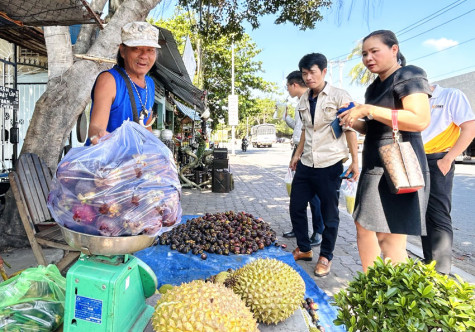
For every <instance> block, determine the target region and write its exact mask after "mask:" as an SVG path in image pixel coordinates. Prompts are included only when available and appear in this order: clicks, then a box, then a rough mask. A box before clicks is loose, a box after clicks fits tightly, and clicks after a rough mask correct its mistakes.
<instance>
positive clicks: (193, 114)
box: [173, 99, 201, 121]
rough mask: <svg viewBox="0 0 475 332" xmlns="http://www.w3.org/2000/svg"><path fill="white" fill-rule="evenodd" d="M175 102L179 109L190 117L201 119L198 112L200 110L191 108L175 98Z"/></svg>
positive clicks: (196, 119)
mask: <svg viewBox="0 0 475 332" xmlns="http://www.w3.org/2000/svg"><path fill="white" fill-rule="evenodd" d="M173 102H174V103H175V105H176V106H177V107H178V109H179V110H180V111H181V112H182V113H183V114H185V115H186V116H187V117H189V118H190V119H192V120H195V121H199V120H201V118H200V114H199V113H198V111H195V110H194V109H191V108H189V107H188V106H186V105H183V104H182V103H180V102H179V101H177V100H175V99H173Z"/></svg>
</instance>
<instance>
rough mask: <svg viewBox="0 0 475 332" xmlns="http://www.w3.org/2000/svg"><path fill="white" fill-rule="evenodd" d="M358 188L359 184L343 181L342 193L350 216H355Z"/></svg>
mask: <svg viewBox="0 0 475 332" xmlns="http://www.w3.org/2000/svg"><path fill="white" fill-rule="evenodd" d="M357 188H358V182H356V181H348V180H343V182H342V184H341V191H342V192H343V195H344V196H345V202H346V210H347V211H348V213H349V214H353V211H354V210H355V198H356V189H357Z"/></svg>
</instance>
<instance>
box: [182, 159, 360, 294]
mask: <svg viewBox="0 0 475 332" xmlns="http://www.w3.org/2000/svg"><path fill="white" fill-rule="evenodd" d="M229 157H230V165H231V172H232V174H233V178H234V190H233V191H231V192H229V193H225V194H220V193H213V192H211V190H203V191H201V192H200V191H199V190H196V189H183V193H182V194H183V196H182V208H183V214H203V213H206V212H210V213H214V212H222V211H228V210H234V211H245V212H249V213H252V214H253V215H255V216H259V217H262V218H263V219H264V220H265V221H267V222H269V223H270V224H271V226H272V228H273V229H274V230H275V231H276V232H277V236H278V237H277V240H278V242H279V243H282V244H283V243H285V244H286V245H287V249H286V250H287V251H289V252H292V250H293V249H294V248H295V247H296V242H295V238H293V239H286V238H283V237H282V233H283V232H284V231H289V230H290V228H291V226H290V217H289V208H288V207H289V197H288V194H287V191H286V188H285V185H284V181H283V179H282V178H281V177H279V176H276V175H275V174H274V171H275V170H274V169H272V168H263V167H260V166H258V165H252V164H248V163H246V160H245V159H244V158H240V156H239V155H235V156H232V155H230V156H229ZM309 217H310V212H309ZM313 251H314V259H313V261H311V262H305V261H299V262H298V264H300V265H301V266H302V267H303V268H304V269H305V271H306V272H307V273H308V274H309V275H310V276H312V278H313V279H314V280H315V282H316V283H317V285H318V286H319V287H320V288H321V289H322V290H324V291H325V292H326V293H327V294H328V295H330V296H332V295H334V294H335V293H337V292H338V291H339V290H340V289H341V288H343V287H345V286H346V285H347V284H348V282H349V281H350V280H351V279H352V278H353V276H354V275H355V274H356V272H357V271H362V268H361V264H360V262H359V255H358V250H357V247H356V230H355V226H354V223H353V219H352V218H351V216H350V215H349V214H348V213H347V212H346V205H345V202H344V200H343V198H341V199H340V231H339V236H338V240H337V243H336V248H335V253H334V259H333V263H332V271H331V273H330V274H329V275H328V276H326V277H323V278H318V277H315V276H314V273H313V270H314V267H315V264H316V262H317V259H318V255H319V247H316V248H313Z"/></svg>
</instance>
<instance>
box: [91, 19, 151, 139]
mask: <svg viewBox="0 0 475 332" xmlns="http://www.w3.org/2000/svg"><path fill="white" fill-rule="evenodd" d="M121 37H122V44H120V46H119V51H118V52H117V65H116V66H114V67H113V68H111V69H109V70H107V71H104V72H102V73H100V74H99V75H98V77H97V79H96V82H95V84H94V86H93V88H92V92H91V99H92V107H91V122H90V125H89V133H88V134H89V135H88V136H89V139H88V140H87V142H86V145H89V144H91V143H92V144H97V143H98V140H99V138H101V137H103V136H105V135H106V134H107V133H110V132H112V131H114V130H115V129H117V128H118V127H120V126H121V125H122V123H123V122H124V121H125V120H127V119H128V120H130V121H135V122H138V123H140V124H141V125H143V126H145V127H146V128H147V129H149V130H151V124H152V123H153V119H152V117H151V116H150V114H151V113H152V112H151V110H152V106H153V102H154V96H155V84H154V82H153V80H152V79H151V78H150V77H149V76H147V75H146V74H147V73H148V72H149V71H150V69H151V68H152V66H153V65H154V63H155V60H156V57H157V48H160V46H159V45H158V29H157V28H155V27H154V26H152V25H151V24H149V23H147V22H132V23H128V24H126V25H125V26H124V27H122V34H121ZM128 86H129V88H130V90H131V91H132V92H133V97H134V98H133V99H134V100H132V101H131V98H130V97H129V90H128V89H129V88H128ZM132 103H134V104H135V106H136V112H134V107H133V104H132Z"/></svg>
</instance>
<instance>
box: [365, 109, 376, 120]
mask: <svg viewBox="0 0 475 332" xmlns="http://www.w3.org/2000/svg"><path fill="white" fill-rule="evenodd" d="M373 113H374V109H371V111H369V114H368V115H367V116H366V117H367V118H368V120H373V119H374V117H373Z"/></svg>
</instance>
